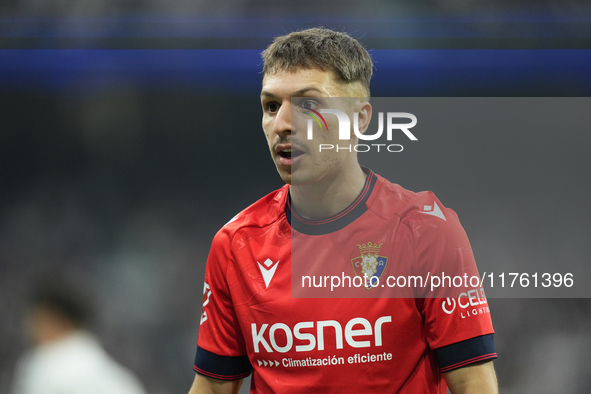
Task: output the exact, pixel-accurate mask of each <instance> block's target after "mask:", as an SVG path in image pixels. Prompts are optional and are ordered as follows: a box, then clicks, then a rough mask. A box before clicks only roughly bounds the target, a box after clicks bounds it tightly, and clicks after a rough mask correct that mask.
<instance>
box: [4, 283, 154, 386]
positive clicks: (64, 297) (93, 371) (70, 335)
mask: <svg viewBox="0 0 591 394" xmlns="http://www.w3.org/2000/svg"><path fill="white" fill-rule="evenodd" d="M87 316H88V308H87V307H86V306H85V303H84V302H82V299H81V298H80V297H77V296H76V294H75V293H74V292H72V291H71V290H67V287H66V286H63V285H62V286H59V287H58V286H57V285H53V286H44V285H42V286H40V287H38V289H37V291H36V292H35V294H34V295H33V297H32V299H31V301H30V306H29V308H28V311H27V322H26V325H27V331H28V335H29V337H30V339H31V341H32V342H33V347H32V348H31V349H30V350H29V351H28V352H27V353H26V354H25V355H24V356H23V357H22V358H21V359H20V360H19V363H18V366H17V370H16V374H15V381H14V388H13V389H14V390H13V394H39V393H43V394H145V393H146V392H145V390H144V388H143V386H142V384H141V383H140V381H139V380H138V379H137V377H136V376H134V375H133V374H132V373H131V372H130V371H129V370H127V369H126V368H124V367H123V366H121V365H120V364H118V363H117V362H116V361H115V360H113V358H112V357H111V356H109V355H108V354H107V352H106V351H105V350H104V349H103V347H102V346H101V344H100V342H99V340H98V338H97V337H96V336H94V335H93V334H92V333H91V332H89V331H87V330H86V329H85V328H84V323H85V321H86V318H87Z"/></svg>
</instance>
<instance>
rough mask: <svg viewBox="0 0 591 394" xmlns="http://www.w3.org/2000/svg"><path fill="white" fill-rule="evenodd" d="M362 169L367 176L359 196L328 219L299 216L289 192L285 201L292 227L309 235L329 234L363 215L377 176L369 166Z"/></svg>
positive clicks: (286, 212) (286, 211)
mask: <svg viewBox="0 0 591 394" xmlns="http://www.w3.org/2000/svg"><path fill="white" fill-rule="evenodd" d="M361 169H362V170H363V172H365V173H366V174H367V178H366V179H365V184H364V185H363V190H361V193H360V194H359V196H357V198H356V199H355V201H353V202H352V203H351V204H350V205H349V206H348V207H347V208H345V209H343V210H342V211H341V212H339V213H337V214H336V215H333V216H331V217H328V218H326V219H321V220H308V219H304V218H302V217H301V216H299V215H298V214H297V212H295V210H294V208H293V207H292V206H291V196H290V194H289V193H288V195H287V200H286V203H285V216H286V217H287V221H288V222H289V224H290V225H291V227H292V228H293V229H294V230H296V231H298V232H300V233H303V234H307V235H322V234H329V233H333V232H335V231H338V230H340V229H342V228H344V227H345V226H347V225H349V224H351V223H353V222H354V221H355V220H356V219H358V218H359V217H360V216H361V215H363V214H364V213H365V211H367V205H366V203H367V200H368V198H369V196H370V195H371V192H372V191H373V188H374V186H375V184H376V180H377V176H376V175H375V173H374V172H373V171H372V170H370V169H369V168H367V167H363V166H361Z"/></svg>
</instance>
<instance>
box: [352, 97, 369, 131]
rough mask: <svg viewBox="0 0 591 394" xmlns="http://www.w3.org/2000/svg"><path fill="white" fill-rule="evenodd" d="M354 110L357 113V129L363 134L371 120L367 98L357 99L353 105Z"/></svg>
mask: <svg viewBox="0 0 591 394" xmlns="http://www.w3.org/2000/svg"><path fill="white" fill-rule="evenodd" d="M355 107H356V109H355V112H357V113H359V117H358V130H359V132H360V133H361V134H365V132H366V131H367V128H368V126H369V122H370V121H371V115H372V107H371V104H370V103H369V101H368V100H363V101H359V102H358V103H356V105H355Z"/></svg>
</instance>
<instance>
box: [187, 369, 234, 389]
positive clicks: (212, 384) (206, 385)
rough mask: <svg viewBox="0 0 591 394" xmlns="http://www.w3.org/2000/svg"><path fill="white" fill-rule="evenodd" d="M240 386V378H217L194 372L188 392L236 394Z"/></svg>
mask: <svg viewBox="0 0 591 394" xmlns="http://www.w3.org/2000/svg"><path fill="white" fill-rule="evenodd" d="M241 386H242V379H237V380H219V379H213V378H208V377H207V376H203V375H200V374H198V373H196V374H195V380H194V381H193V386H191V390H190V391H189V394H237V393H238V392H239V391H240V387H241Z"/></svg>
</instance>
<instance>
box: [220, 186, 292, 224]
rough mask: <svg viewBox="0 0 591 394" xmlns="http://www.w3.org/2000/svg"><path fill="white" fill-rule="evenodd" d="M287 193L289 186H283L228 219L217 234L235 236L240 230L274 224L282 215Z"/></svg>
mask: <svg viewBox="0 0 591 394" xmlns="http://www.w3.org/2000/svg"><path fill="white" fill-rule="evenodd" d="M288 191H289V185H285V186H283V187H282V188H280V189H277V190H275V191H273V192H271V193H269V194H267V195H266V196H264V197H263V198H261V199H259V200H257V201H256V202H254V203H253V204H251V205H249V206H248V207H246V208H245V209H243V210H242V211H240V212H239V213H238V214H237V215H235V216H234V217H233V218H232V219H230V221H228V222H227V223H226V224H225V225H224V226H223V227H222V228H221V229H220V231H219V232H218V234H219V233H221V232H223V233H226V234H235V233H236V232H238V231H240V230H242V229H246V228H253V229H254V228H264V227H267V226H269V225H271V224H273V223H275V222H276V221H277V220H279V219H280V217H281V215H282V214H283V213H284V210H285V202H286V198H287V194H288Z"/></svg>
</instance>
